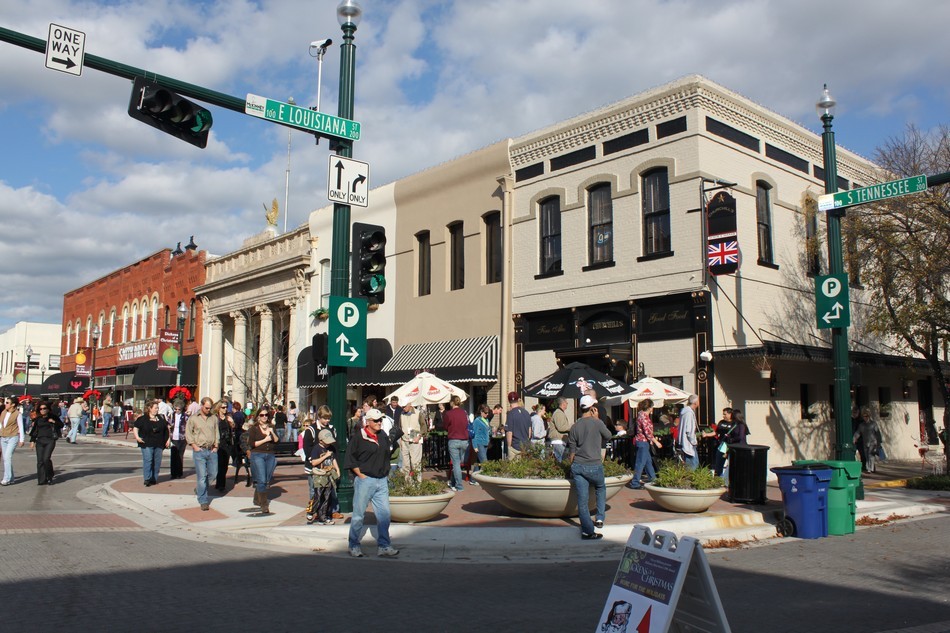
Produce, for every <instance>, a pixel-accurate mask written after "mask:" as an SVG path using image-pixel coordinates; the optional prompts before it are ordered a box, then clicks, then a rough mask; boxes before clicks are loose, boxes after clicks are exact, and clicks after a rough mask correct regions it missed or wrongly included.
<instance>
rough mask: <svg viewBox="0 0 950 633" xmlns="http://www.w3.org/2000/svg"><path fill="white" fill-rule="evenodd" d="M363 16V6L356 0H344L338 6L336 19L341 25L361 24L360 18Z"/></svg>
mask: <svg viewBox="0 0 950 633" xmlns="http://www.w3.org/2000/svg"><path fill="white" fill-rule="evenodd" d="M362 17H363V7H361V6H360V3H359V2H357V1H356V0H343V2H341V3H340V4H339V6H337V8H336V19H337V21H338V22H339V23H340V26H344V25H345V24H352V25H353V26H359V24H360V18H362Z"/></svg>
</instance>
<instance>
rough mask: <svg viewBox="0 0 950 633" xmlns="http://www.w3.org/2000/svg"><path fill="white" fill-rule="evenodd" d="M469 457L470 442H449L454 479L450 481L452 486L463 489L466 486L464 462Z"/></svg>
mask: <svg viewBox="0 0 950 633" xmlns="http://www.w3.org/2000/svg"><path fill="white" fill-rule="evenodd" d="M467 456H468V440H449V458H450V459H451V460H452V477H451V478H450V479H449V485H450V486H455V487H456V488H461V487H462V486H464V485H465V484H464V483H463V482H462V462H463V461H465V458H466V457H467ZM453 482H454V483H453Z"/></svg>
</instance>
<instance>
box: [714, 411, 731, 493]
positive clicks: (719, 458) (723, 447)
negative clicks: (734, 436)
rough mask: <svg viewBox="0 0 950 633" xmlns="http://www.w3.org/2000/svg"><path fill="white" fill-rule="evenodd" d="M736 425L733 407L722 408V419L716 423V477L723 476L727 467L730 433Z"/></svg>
mask: <svg viewBox="0 0 950 633" xmlns="http://www.w3.org/2000/svg"><path fill="white" fill-rule="evenodd" d="M734 427H735V423H734V422H733V421H732V408H731V407H726V408H724V409H723V410H722V419H721V420H719V423H718V424H716V450H715V452H714V456H713V473H714V474H715V475H716V477H722V471H723V470H724V469H725V467H726V458H727V457H728V455H729V433H731V432H732V429H733V428H734Z"/></svg>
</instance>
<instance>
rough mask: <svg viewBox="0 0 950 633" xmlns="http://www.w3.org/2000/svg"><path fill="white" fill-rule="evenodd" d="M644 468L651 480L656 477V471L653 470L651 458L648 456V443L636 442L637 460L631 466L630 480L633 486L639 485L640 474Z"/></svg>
mask: <svg viewBox="0 0 950 633" xmlns="http://www.w3.org/2000/svg"><path fill="white" fill-rule="evenodd" d="M644 468H646V471H647V477H648V478H649V480H650V481H653V479H654V478H655V477H656V471H655V470H653V458H652V457H650V443H649V442H637V460H636V463H635V465H634V468H633V481H632V482H631V483H632V484H633V485H634V486H639V485H640V475H642V474H643V469H644Z"/></svg>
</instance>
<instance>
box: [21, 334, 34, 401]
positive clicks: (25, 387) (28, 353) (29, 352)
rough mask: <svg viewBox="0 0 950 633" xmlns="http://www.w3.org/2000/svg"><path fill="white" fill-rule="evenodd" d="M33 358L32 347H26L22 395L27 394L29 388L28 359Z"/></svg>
mask: <svg viewBox="0 0 950 633" xmlns="http://www.w3.org/2000/svg"><path fill="white" fill-rule="evenodd" d="M32 357H33V346H32V345H27V346H26V382H25V383H23V395H24V396H25V395H26V394H27V393H28V390H29V388H30V359H31V358H32Z"/></svg>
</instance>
